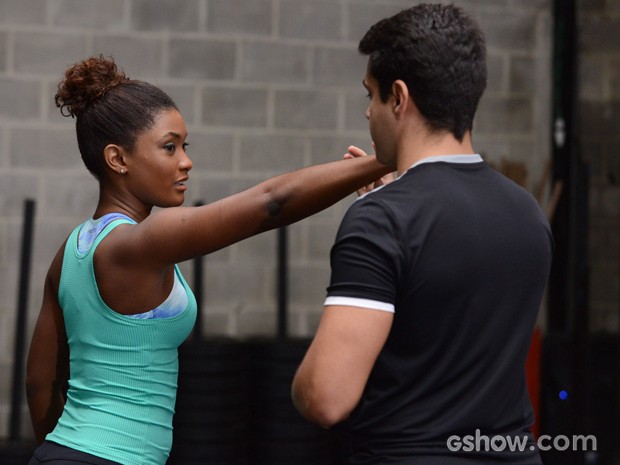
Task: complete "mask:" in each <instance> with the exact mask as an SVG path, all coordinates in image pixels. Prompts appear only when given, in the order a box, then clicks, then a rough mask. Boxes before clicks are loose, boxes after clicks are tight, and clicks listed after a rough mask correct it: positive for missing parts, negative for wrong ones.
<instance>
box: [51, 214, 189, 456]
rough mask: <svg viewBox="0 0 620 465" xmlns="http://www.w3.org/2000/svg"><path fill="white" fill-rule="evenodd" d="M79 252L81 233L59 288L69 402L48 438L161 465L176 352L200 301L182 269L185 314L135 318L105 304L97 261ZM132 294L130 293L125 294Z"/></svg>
mask: <svg viewBox="0 0 620 465" xmlns="http://www.w3.org/2000/svg"><path fill="white" fill-rule="evenodd" d="M123 223H132V221H130V220H128V219H117V220H114V221H112V222H111V223H110V224H109V225H107V226H106V227H105V228H104V229H103V230H102V231H101V232H100V233H99V235H98V236H97V238H96V239H95V240H94V242H93V244H92V247H91V248H90V250H88V251H86V252H84V253H82V252H80V251H79V250H78V235H79V232H80V229H81V227H82V225H80V226H78V227H77V228H76V229H75V230H74V231H73V233H72V234H71V236H69V239H68V241H67V245H66V247H65V251H64V258H63V263H62V273H61V277H60V284H59V289H58V300H59V303H60V306H61V307H62V310H63V316H64V321H65V328H66V331H67V338H68V342H69V354H70V357H69V358H70V376H69V390H68V393H67V402H66V404H65V408H64V410H63V413H62V415H61V417H60V419H59V420H58V424H57V425H56V427H55V428H54V430H53V431H52V432H51V433H50V434H48V435H47V437H46V439H47V440H49V441H52V442H55V443H58V444H61V445H64V446H67V447H71V448H74V449H77V450H80V451H83V452H87V453H90V454H93V455H96V456H99V457H102V458H105V459H108V460H112V461H116V462H119V463H121V464H123V465H163V464H165V463H166V460H167V458H168V455H169V453H170V449H171V447H172V416H173V414H174V406H175V401H176V390H177V376H178V352H177V349H178V347H179V345H180V344H181V343H182V342H183V341H184V340H185V339H186V338H187V336H188V335H189V333H190V332H191V330H192V328H193V326H194V323H195V321H196V310H197V309H196V299H195V298H194V295H193V293H192V291H191V289H190V288H189V286H188V285H187V282H186V281H185V279H184V278H183V276H182V275H181V272H180V270H179V268H178V267H177V266H175V273H176V274H177V276H178V278H179V279H180V280H181V283H182V284H183V287H184V288H185V292H186V293H187V297H188V300H187V301H188V303H187V307H186V308H185V309H184V311H182V312H181V313H180V314H178V315H176V316H172V317H169V318H152V319H141V318H132V317H130V316H126V315H122V314H120V313H117V312H115V311H114V310H112V309H111V308H110V307H108V306H107V305H106V304H105V303H104V302H103V299H102V298H101V296H100V294H99V290H98V288H97V282H96V280H95V271H94V266H93V256H94V253H95V250H96V248H97V245H98V244H99V243H100V242H101V240H103V238H104V237H105V236H106V235H107V234H108V233H109V232H110V231H111V230H112V229H113V228H115V227H116V226H118V225H119V224H123ZM126 291H127V292H131V288H130V287H128V288H127V290H126Z"/></svg>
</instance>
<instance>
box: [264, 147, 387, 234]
mask: <svg viewBox="0 0 620 465" xmlns="http://www.w3.org/2000/svg"><path fill="white" fill-rule="evenodd" d="M391 171H392V169H390V168H388V167H387V166H385V165H382V164H380V163H379V162H377V161H376V159H375V157H374V156H367V157H361V158H355V159H347V160H341V161H335V162H331V163H324V164H320V165H314V166H310V167H307V168H302V169H299V170H296V171H293V172H290V173H286V174H283V175H280V176H277V177H275V178H271V179H269V180H267V181H265V182H263V183H261V184H260V185H259V186H257V188H259V189H263V190H264V192H265V193H266V194H267V195H268V199H269V200H268V201H267V202H266V205H265V208H266V212H267V215H266V221H265V225H264V226H265V229H272V228H275V227H279V226H283V225H286V224H290V223H293V222H295V221H298V220H300V219H302V218H305V217H307V216H309V215H312V214H314V213H317V212H319V211H321V210H323V209H325V208H327V207H329V206H331V205H333V204H334V203H336V202H338V201H339V200H341V199H343V198H344V197H346V196H347V195H349V194H351V193H353V192H355V191H356V190H357V189H359V188H361V187H362V186H366V185H368V184H370V183H372V182H374V181H375V180H377V179H379V178H381V177H382V176H384V175H386V174H388V173H390V172H391Z"/></svg>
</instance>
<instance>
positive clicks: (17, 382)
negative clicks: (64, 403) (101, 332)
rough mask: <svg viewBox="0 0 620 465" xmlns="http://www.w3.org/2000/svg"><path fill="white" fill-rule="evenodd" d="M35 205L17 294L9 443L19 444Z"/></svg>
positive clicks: (27, 206)
mask: <svg viewBox="0 0 620 465" xmlns="http://www.w3.org/2000/svg"><path fill="white" fill-rule="evenodd" d="M34 214H35V201H34V200H31V199H26V201H25V202H24V222H23V229H22V244H21V260H20V273H19V289H18V294H17V319H16V322H15V345H14V361H13V385H12V392H11V414H10V420H9V439H10V440H11V441H17V440H18V439H19V437H20V430H21V407H22V402H23V397H24V381H23V380H24V360H25V341H26V338H25V333H26V316H27V312H28V290H29V280H30V263H31V257H32V238H33V236H34Z"/></svg>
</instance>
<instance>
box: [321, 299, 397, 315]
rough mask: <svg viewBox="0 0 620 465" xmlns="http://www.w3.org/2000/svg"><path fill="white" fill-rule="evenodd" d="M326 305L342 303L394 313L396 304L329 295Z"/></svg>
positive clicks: (347, 305)
mask: <svg viewBox="0 0 620 465" xmlns="http://www.w3.org/2000/svg"><path fill="white" fill-rule="evenodd" d="M324 305H325V306H326V307H327V306H329V305H342V306H345V307H361V308H368V309H371V310H380V311H382V312H389V313H394V305H393V304H388V303H386V302H379V301H377V300H370V299H360V298H358V297H337V296H332V297H327V298H326V299H325V304H324Z"/></svg>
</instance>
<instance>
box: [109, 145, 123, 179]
mask: <svg viewBox="0 0 620 465" xmlns="http://www.w3.org/2000/svg"><path fill="white" fill-rule="evenodd" d="M103 159H104V161H105V164H106V166H107V167H108V168H110V169H111V170H112V171H114V172H115V173H118V174H125V173H126V172H127V165H126V164H125V159H124V150H123V148H122V147H119V146H118V145H116V144H108V145H106V146H105V148H104V149H103Z"/></svg>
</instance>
